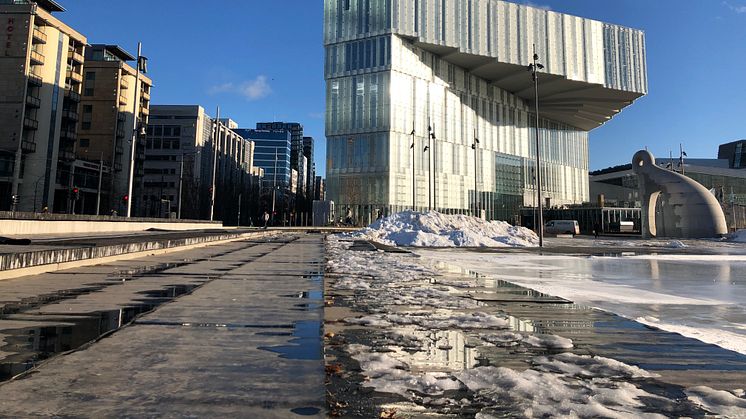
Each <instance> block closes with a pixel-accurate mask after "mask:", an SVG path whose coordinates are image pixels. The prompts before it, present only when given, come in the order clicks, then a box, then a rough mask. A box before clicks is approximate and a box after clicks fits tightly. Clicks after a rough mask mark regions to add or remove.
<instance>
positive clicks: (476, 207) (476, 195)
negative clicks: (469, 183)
mask: <svg viewBox="0 0 746 419" xmlns="http://www.w3.org/2000/svg"><path fill="white" fill-rule="evenodd" d="M478 148H479V138H477V129H476V128H474V143H472V145H471V149H472V150H474V216H475V217H479V193H478V192H477V149H478Z"/></svg>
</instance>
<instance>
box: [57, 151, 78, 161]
mask: <svg viewBox="0 0 746 419" xmlns="http://www.w3.org/2000/svg"><path fill="white" fill-rule="evenodd" d="M60 159H61V160H65V161H74V160H75V153H73V152H72V151H67V150H65V151H62V152H60Z"/></svg>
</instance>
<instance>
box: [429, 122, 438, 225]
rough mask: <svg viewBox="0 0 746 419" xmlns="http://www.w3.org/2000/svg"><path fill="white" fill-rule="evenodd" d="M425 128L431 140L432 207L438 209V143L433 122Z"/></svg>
mask: <svg viewBox="0 0 746 419" xmlns="http://www.w3.org/2000/svg"><path fill="white" fill-rule="evenodd" d="M427 130H428V131H430V139H431V140H433V170H432V172H433V209H434V210H435V211H437V210H438V184H437V177H436V175H437V170H438V160H437V151H438V143H437V138H435V124H433V126H432V127H431V126H428V127H427Z"/></svg>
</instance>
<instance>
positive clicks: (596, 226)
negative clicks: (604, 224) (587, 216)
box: [593, 223, 601, 238]
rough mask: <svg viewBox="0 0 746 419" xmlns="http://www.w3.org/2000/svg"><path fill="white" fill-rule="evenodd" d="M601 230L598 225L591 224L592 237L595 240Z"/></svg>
mask: <svg viewBox="0 0 746 419" xmlns="http://www.w3.org/2000/svg"><path fill="white" fill-rule="evenodd" d="M600 229H601V226H599V225H598V223H596V224H593V236H594V237H595V238H598V234H599V230H600Z"/></svg>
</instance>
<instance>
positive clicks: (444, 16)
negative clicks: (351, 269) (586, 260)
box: [324, 0, 647, 220]
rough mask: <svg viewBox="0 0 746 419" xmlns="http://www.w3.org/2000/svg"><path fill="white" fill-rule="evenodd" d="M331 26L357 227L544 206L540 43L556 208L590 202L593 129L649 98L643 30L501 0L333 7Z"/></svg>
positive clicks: (331, 172)
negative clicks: (389, 215) (536, 65)
mask: <svg viewBox="0 0 746 419" xmlns="http://www.w3.org/2000/svg"><path fill="white" fill-rule="evenodd" d="M324 17H325V22H324V44H325V48H326V68H325V77H326V80H327V110H326V137H327V169H326V170H327V182H328V196H329V198H330V199H331V200H333V201H335V202H336V203H337V205H338V207H341V208H347V207H349V208H350V209H352V211H353V212H355V213H356V216H357V217H358V219H366V218H367V219H370V216H371V215H375V214H376V213H377V211H378V210H383V211H384V212H392V211H400V210H402V209H407V208H411V207H412V205H413V204H414V203H415V202H416V206H417V208H418V209H427V208H428V206H429V205H430V203H432V207H433V208H435V209H437V210H440V211H444V212H458V213H473V212H474V211H475V206H476V204H477V203H478V204H479V206H480V212H481V211H484V212H485V213H486V215H487V217H488V218H490V219H507V220H515V219H516V217H517V215H518V212H519V211H518V209H519V208H520V207H522V206H534V205H536V203H535V196H536V184H537V182H536V176H535V173H536V170H537V168H536V164H535V161H536V160H535V157H536V147H535V136H534V132H535V131H534V129H535V125H536V115H535V111H534V105H535V103H534V85H533V80H532V77H531V73H529V72H527V71H526V67H527V65H528V64H530V63H532V60H533V55H534V48H533V45H534V44H535V45H536V47H535V48H536V53H537V54H538V55H539V61H540V62H541V63H542V64H543V65H544V68H543V70H541V71H540V72H539V81H540V82H539V95H540V98H539V105H540V110H539V111H540V115H541V121H540V127H539V128H540V130H541V135H540V138H541V146H540V147H541V151H542V152H541V155H542V163H541V167H540V168H538V169H539V170H540V173H541V177H542V179H543V180H544V182H543V192H542V194H543V196H544V197H546V198H549V199H550V200H551V203H552V205H555V204H558V205H562V204H574V203H580V202H583V201H587V200H588V196H589V192H588V176H587V174H588V132H589V131H590V130H592V129H594V128H596V127H598V126H599V125H601V124H603V123H604V122H606V121H608V120H609V119H610V118H611V117H613V116H614V115H615V114H616V113H618V112H619V111H620V110H621V109H623V108H624V107H626V106H628V105H630V104H631V103H632V102H634V101H635V100H636V99H638V98H639V97H641V96H643V95H644V94H645V93H646V92H647V73H646V62H645V60H646V58H645V54H646V52H645V35H644V33H643V32H642V31H639V30H635V29H630V28H626V27H622V26H616V25H610V24H607V23H603V22H598V21H593V20H589V19H583V18H580V17H575V16H570V15H564V14H560V13H557V12H554V11H550V10H544V9H541V8H536V7H528V6H524V5H519V4H515V3H511V2H507V1H501V0H479V1H474V0H418V1H404V0H345V1H338V0H324ZM477 139H478V140H479V142H478V143H477V141H476V140H477ZM413 141H414V144H413ZM473 145H474V148H475V149H473V148H472V146H473ZM413 150H414V152H413ZM423 150H427V152H423ZM413 166H414V167H413ZM413 170H414V174H413ZM413 176H414V179H413ZM475 178H476V179H475ZM475 181H476V186H475ZM413 183H414V189H415V190H414V191H413ZM433 185H434V186H433ZM413 195H414V196H413Z"/></svg>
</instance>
